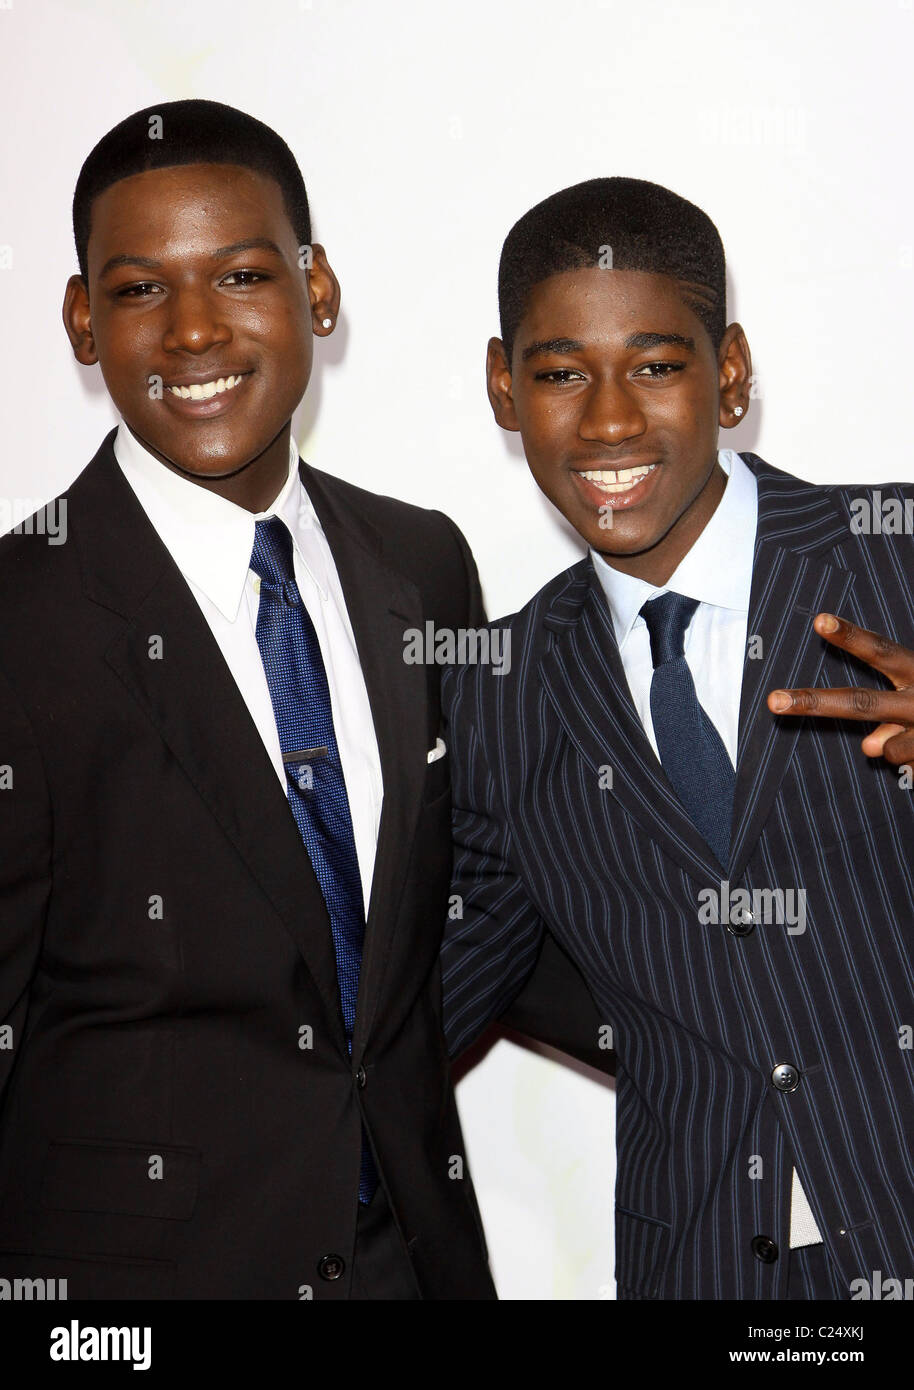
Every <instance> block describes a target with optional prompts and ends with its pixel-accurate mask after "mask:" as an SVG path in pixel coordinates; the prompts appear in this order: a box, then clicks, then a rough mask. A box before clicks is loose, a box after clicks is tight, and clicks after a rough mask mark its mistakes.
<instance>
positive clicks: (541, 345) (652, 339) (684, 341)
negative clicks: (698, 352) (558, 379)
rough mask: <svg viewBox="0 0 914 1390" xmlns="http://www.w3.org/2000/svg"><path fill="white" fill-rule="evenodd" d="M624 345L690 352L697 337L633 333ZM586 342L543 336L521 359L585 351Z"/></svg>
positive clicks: (633, 347) (526, 349)
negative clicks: (670, 347)
mask: <svg viewBox="0 0 914 1390" xmlns="http://www.w3.org/2000/svg"><path fill="white" fill-rule="evenodd" d="M624 346H625V347H626V348H629V349H634V350H637V349H640V348H655V347H667V346H672V347H683V348H686V349H687V350H688V351H689V352H694V351H695V339H694V338H687V337H685V335H684V334H682V333H631V334H629V336H628V337H627V338H626V339H625V344H624ZM583 351H584V344H583V343H582V342H579V341H578V339H577V338H543V339H542V340H541V341H540V342H538V343H531V344H530V346H529V347H525V348H524V350H523V352H522V353H521V361H522V362H527V361H529V359H530V358H531V357H540V356H544V357H545V356H548V354H550V353H558V354H559V355H561V354H563V353H570V352H583Z"/></svg>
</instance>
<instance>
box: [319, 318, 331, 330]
mask: <svg viewBox="0 0 914 1390" xmlns="http://www.w3.org/2000/svg"><path fill="white" fill-rule="evenodd" d="M321 324H322V325H323V327H324V328H332V327H333V319H321Z"/></svg>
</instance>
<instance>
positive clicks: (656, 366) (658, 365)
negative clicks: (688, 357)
mask: <svg viewBox="0 0 914 1390" xmlns="http://www.w3.org/2000/svg"><path fill="white" fill-rule="evenodd" d="M684 370H685V363H684V362H645V364H644V366H643V367H639V368H638V370H637V371H636V372H632V376H647V377H648V378H649V379H650V380H651V381H662V380H663V379H664V377H668V376H672V374H673V373H674V372H681V371H684Z"/></svg>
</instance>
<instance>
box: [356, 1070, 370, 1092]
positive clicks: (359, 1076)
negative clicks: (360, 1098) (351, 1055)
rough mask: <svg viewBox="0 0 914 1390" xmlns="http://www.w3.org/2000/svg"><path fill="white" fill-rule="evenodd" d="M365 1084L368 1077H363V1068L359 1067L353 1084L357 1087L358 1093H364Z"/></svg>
mask: <svg viewBox="0 0 914 1390" xmlns="http://www.w3.org/2000/svg"><path fill="white" fill-rule="evenodd" d="M367 1082H368V1077H367V1076H366V1075H365V1068H364V1067H359V1069H358V1071H357V1072H356V1074H355V1084H356V1085H357V1086H358V1088H359V1090H360V1091H364V1089H365V1086H366V1084H367Z"/></svg>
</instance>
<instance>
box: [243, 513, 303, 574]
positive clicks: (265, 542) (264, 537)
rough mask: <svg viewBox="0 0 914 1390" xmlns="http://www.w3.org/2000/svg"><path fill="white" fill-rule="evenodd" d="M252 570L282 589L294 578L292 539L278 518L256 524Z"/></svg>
mask: <svg viewBox="0 0 914 1390" xmlns="http://www.w3.org/2000/svg"><path fill="white" fill-rule="evenodd" d="M251 569H252V570H253V571H254V573H255V574H259V575H260V577H261V579H265V580H266V581H267V583H268V584H276V585H277V586H278V587H280V588H282V586H283V584H284V583H285V582H286V581H287V580H289V579H293V578H294V576H295V569H294V566H293V564H292V537H291V536H290V535H289V529H288V527H287V526H285V525H284V524H283V522H281V521H280V519H279V517H278V516H270V517H267V519H266V521H258V522H255V525H254V549H253V550H252V552H251Z"/></svg>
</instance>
